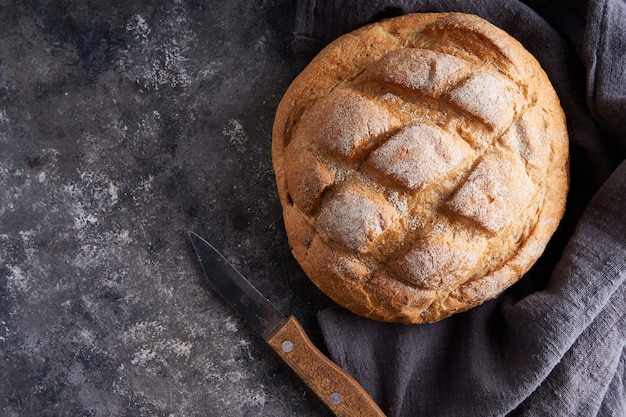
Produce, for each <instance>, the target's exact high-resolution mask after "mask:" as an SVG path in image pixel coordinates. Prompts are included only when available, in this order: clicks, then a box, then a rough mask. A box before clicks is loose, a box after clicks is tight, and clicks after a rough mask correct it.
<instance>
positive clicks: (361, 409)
mask: <svg viewBox="0 0 626 417" xmlns="http://www.w3.org/2000/svg"><path fill="white" fill-rule="evenodd" d="M267 343H268V344H269V345H270V346H271V347H272V349H274V351H275V352H276V353H278V355H279V356H280V357H281V358H282V359H283V360H284V361H285V362H286V363H287V365H289V367H291V369H293V370H294V371H295V372H296V374H298V376H299V377H300V378H301V379H302V380H303V381H304V382H305V383H306V384H307V385H308V386H309V387H310V388H311V389H312V390H313V391H314V392H315V394H317V396H318V397H319V398H320V399H321V400H322V401H323V402H324V403H325V404H326V405H327V406H328V408H330V410H331V411H332V412H333V413H334V414H335V415H336V416H340V417H370V416H373V417H384V416H385V414H384V413H383V412H382V411H381V410H380V408H378V405H376V403H375V402H374V400H372V398H371V397H370V396H369V394H368V393H367V392H366V391H365V390H364V389H363V387H362V386H361V385H360V384H359V383H358V382H357V381H356V380H355V379H354V378H352V377H351V376H350V375H349V374H348V373H347V372H346V371H344V370H343V369H341V367H339V365H337V364H336V363H334V362H333V361H331V360H330V359H328V358H327V357H326V356H324V354H323V353H322V352H320V351H319V349H317V348H316V347H315V345H314V344H313V343H312V342H311V340H310V339H309V338H308V336H307V335H306V333H305V332H304V329H303V328H302V326H301V325H300V323H298V320H297V319H296V318H295V317H294V316H291V317H289V319H287V321H285V323H284V324H283V325H282V326H281V327H279V328H278V329H277V330H276V331H275V332H274V334H272V335H271V336H270V337H269V338H268V339H267Z"/></svg>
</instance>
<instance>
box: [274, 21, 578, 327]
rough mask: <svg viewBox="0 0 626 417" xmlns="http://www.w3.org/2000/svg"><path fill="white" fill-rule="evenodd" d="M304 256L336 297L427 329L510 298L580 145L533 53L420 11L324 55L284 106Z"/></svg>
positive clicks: (285, 145) (283, 180)
mask: <svg viewBox="0 0 626 417" xmlns="http://www.w3.org/2000/svg"><path fill="white" fill-rule="evenodd" d="M272 136H273V137H272V161H273V166H274V170H275V174H276V180H277V186H278V194H279V196H280V201H281V205H282V208H283V213H284V222H285V228H286V231H287V235H288V239H289V244H290V246H291V248H292V252H293V255H294V256H295V258H296V259H297V260H298V262H299V264H300V265H301V266H302V268H303V270H304V272H305V273H306V274H307V275H308V277H309V278H310V279H311V280H312V281H313V282H314V283H315V284H316V285H317V286H318V287H319V288H320V289H321V290H322V291H323V292H324V293H326V294H327V295H328V296H329V297H330V298H332V299H333V300H335V301H336V302H337V303H338V304H340V305H342V306H344V307H346V308H347V309H349V310H351V311H353V312H354V313H356V314H359V315H362V316H365V317H369V318H371V319H375V320H381V321H391V322H401V323H428V322H434V321H437V320H441V319H443V318H446V317H448V316H450V315H452V314H454V313H457V312H461V311H464V310H467V309H469V308H472V307H474V306H476V305H479V304H481V303H483V302H484V301H486V300H489V299H493V298H495V297H497V296H498V295H499V294H500V293H501V292H502V291H503V290H504V289H506V288H507V287H508V286H510V285H511V284H513V283H514V282H515V281H517V280H518V279H519V278H520V277H521V276H522V275H523V274H524V273H526V272H527V271H528V269H529V268H530V267H531V266H532V265H533V264H534V263H535V261H536V260H537V259H538V258H539V257H540V256H541V255H542V253H543V251H544V249H545V247H546V245H547V243H548V241H549V239H550V238H551V236H552V234H553V233H554V231H555V229H556V228H557V226H558V224H559V221H560V219H561V217H562V215H563V212H564V209H565V201H566V194H567V189H568V184H569V157H568V136H567V128H566V124H565V116H564V114H563V110H562V109H561V106H560V103H559V99H558V97H557V95H556V93H555V91H554V89H553V87H552V85H551V83H550V81H549V80H548V77H547V76H546V74H545V72H544V71H543V70H542V68H541V67H540V65H539V63H538V62H537V61H536V60H535V58H534V57H533V56H532V55H531V54H530V53H529V52H528V51H526V49H524V47H523V46H522V45H521V44H520V43H519V42H517V41H516V40H515V39H513V38H512V37H511V36H510V35H508V34H507V33H506V32H504V31H502V30H501V29H499V28H497V27H495V26H493V25H492V24H490V23H488V22H486V21H485V20H483V19H481V18H479V17H477V16H473V15H467V14H460V13H443V14H410V15H404V16H400V17H396V18H392V19H388V20H384V21H381V22H377V23H373V24H371V25H368V26H365V27H362V28H360V29H358V30H356V31H354V32H352V33H349V34H347V35H344V36H342V37H340V38H339V39H337V40H335V41H334V42H332V43H331V44H330V45H328V46H327V47H326V48H325V49H324V50H322V51H321V52H320V53H319V54H318V55H317V56H316V57H315V58H314V59H313V60H312V62H311V63H310V64H309V65H308V66H307V67H306V68H305V69H304V70H303V71H302V72H301V73H300V75H299V76H298V77H297V78H296V79H295V80H294V81H293V83H292V84H291V86H290V87H289V89H288V90H287V92H286V93H285V95H284V97H283V99H282V101H281V102H280V104H279V106H278V109H277V113H276V119H275V122H274V128H273V132H272Z"/></svg>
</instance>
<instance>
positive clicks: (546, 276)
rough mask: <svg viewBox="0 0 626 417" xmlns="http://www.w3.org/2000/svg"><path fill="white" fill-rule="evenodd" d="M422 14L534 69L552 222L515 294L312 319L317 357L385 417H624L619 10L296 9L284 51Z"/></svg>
mask: <svg viewBox="0 0 626 417" xmlns="http://www.w3.org/2000/svg"><path fill="white" fill-rule="evenodd" d="M431 11H461V12H466V13H473V14H477V15H479V16H481V17H483V18H485V19H487V20H488V21H490V22H491V23H493V24H495V25H496V26H499V27H501V28H503V29H505V30H506V31H507V32H509V33H510V34H511V35H513V36H514V37H516V38H517V39H518V40H519V41H520V42H521V43H522V44H524V46H526V48H527V49H528V50H530V51H531V52H532V53H533V54H534V55H535V57H537V59H538V60H539V62H540V63H541V64H542V66H543V67H544V69H545V70H546V72H547V74H548V76H549V77H550V79H551V81H552V83H553V84H554V86H555V89H556V90H557V93H558V94H559V97H560V98H561V102H562V105H563V108H564V110H565V113H566V116H567V119H568V129H569V132H570V146H571V150H570V151H571V158H572V161H571V176H572V177H571V191H570V195H569V199H568V209H567V212H566V216H565V218H564V220H563V222H562V225H561V227H560V229H559V230H558V231H557V234H556V235H555V237H554V238H553V240H552V242H551V244H550V245H549V247H548V248H547V250H546V253H545V254H544V256H543V257H542V258H541V259H540V260H539V262H538V263H537V264H536V265H535V267H533V268H532V269H531V271H529V273H528V274H526V276H525V277H524V278H522V280H520V282H518V283H517V284H515V285H514V286H512V287H511V288H510V289H509V290H507V291H506V292H505V293H504V294H503V295H502V296H500V297H499V298H498V299H496V300H493V301H490V302H487V303H485V304H483V305H482V306H479V307H477V308H475V309H473V310H470V311H469V312H466V313H462V314H458V315H455V316H453V317H451V318H448V319H446V320H443V321H441V322H438V323H435V324H431V325H411V326H405V325H399V324H389V323H378V322H374V321H371V320H367V319H363V318H361V317H357V316H355V315H353V314H352V313H350V312H348V311H346V310H344V309H342V308H339V307H337V308H331V309H327V310H324V311H321V312H320V313H319V314H318V320H319V323H320V327H321V328H322V332H323V335H324V340H325V342H326V345H327V348H328V350H329V352H330V355H331V357H332V358H333V359H334V360H335V361H337V362H338V363H339V364H340V365H341V366H342V367H344V368H345V369H346V370H347V371H348V372H350V373H351V374H352V375H353V376H354V377H355V378H356V379H357V380H359V381H360V382H361V383H362V384H363V386H364V387H365V389H367V390H368V391H369V392H370V393H371V394H372V396H373V398H374V399H375V400H376V401H377V402H378V403H379V404H380V405H381V407H382V408H383V410H384V411H385V412H386V413H387V414H388V415H389V416H420V415H433V416H465V415H467V416H501V415H513V416H597V415H600V416H626V364H625V361H626V351H625V349H624V347H625V345H626V313H624V310H625V307H626V285H625V284H624V281H625V279H626V162H622V161H623V160H624V155H625V153H626V29H625V24H626V3H624V2H623V1H619V0H599V1H593V2H589V3H587V2H583V1H572V2H565V1H553V2H542V1H533V0H529V1H527V2H526V3H522V2H520V1H517V0H481V1H479V0H475V1H451V0H440V1H416V0H414V1H406V0H405V1H393V0H386V1H385V0H378V1H368V2H359V1H355V0H343V1H341V0H328V1H325V2H317V1H312V0H302V1H299V2H298V11H297V15H296V27H295V37H294V41H293V42H294V43H293V46H294V49H295V50H296V52H300V53H312V52H316V51H318V50H319V49H320V48H321V47H323V46H324V45H325V44H327V43H328V42H330V41H331V40H333V39H334V38H336V37H337V36H339V35H341V34H343V33H345V32H348V31H351V30H353V29H355V28H357V27H358V26H361V25H363V24H365V23H368V22H371V21H374V20H377V19H380V18H383V17H390V16H394V15H399V14H402V13H408V12H431ZM594 194H595V196H593V198H592V195H594Z"/></svg>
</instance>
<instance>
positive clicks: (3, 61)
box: [0, 0, 329, 417]
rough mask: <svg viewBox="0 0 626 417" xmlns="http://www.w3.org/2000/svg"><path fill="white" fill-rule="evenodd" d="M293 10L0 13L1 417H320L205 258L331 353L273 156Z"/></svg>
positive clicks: (30, 7)
mask: <svg viewBox="0 0 626 417" xmlns="http://www.w3.org/2000/svg"><path fill="white" fill-rule="evenodd" d="M294 13H295V10H294V5H293V4H292V2H290V1H284V0H275V1H262V2H256V1H254V2H247V1H243V0H235V1H221V0H219V1H209V0H206V1H198V0H188V1H186V0H174V1H158V2H157V1H154V2H126V1H123V2H122V1H119V2H101V1H81V2H59V1H46V0H41V1H36V0H25V1H24V0H20V1H9V0H0V415H2V416H72V417H73V416H98V417H99V416H226V417H228V416H276V417H280V416H296V415H297V416H327V415H328V412H327V411H326V410H325V409H324V407H323V406H322V405H320V403H319V402H318V400H317V399H316V398H315V397H314V396H313V395H312V394H311V393H310V392H309V391H308V390H307V389H306V388H305V386H304V385H303V384H302V383H301V382H300V381H299V380H298V379H297V378H296V377H295V376H294V375H293V373H292V372H291V371H290V370H289V369H288V368H287V367H286V366H285V365H284V364H283V363H282V362H281V361H280V359H278V357H277V356H275V355H274V353H273V352H272V351H271V350H270V349H269V348H268V347H267V346H266V345H265V344H264V342H263V341H262V340H261V339H260V338H259V337H258V336H256V335H255V334H254V333H253V332H252V331H251V329H250V328H249V327H247V326H246V324H245V323H244V322H243V321H241V320H240V319H239V318H237V317H236V315H235V314H234V313H233V311H232V310H230V309H229V308H228V307H227V306H225V305H224V304H223V303H222V302H221V300H220V299H218V298H217V297H216V296H215V295H214V294H213V293H212V292H211V291H210V289H209V287H208V286H207V284H206V283H205V281H204V278H203V276H202V275H201V270H200V268H199V265H198V264H197V259H196V258H195V255H194V254H193V251H192V248H191V245H190V242H189V240H188V238H187V234H186V233H187V230H189V229H191V230H194V231H196V232H197V233H199V234H200V235H202V236H204V237H205V238H206V239H208V240H209V241H211V242H212V243H213V244H214V245H215V246H216V247H217V248H219V249H220V250H222V252H223V253H224V254H225V256H226V257H227V258H228V259H229V260H230V261H231V262H232V263H234V264H235V265H236V266H237V267H239V268H240V270H241V271H242V272H243V273H244V274H245V275H246V276H248V277H249V278H250V280H251V281H252V282H253V283H254V284H255V285H257V286H258V287H259V289H261V290H262V291H263V292H264V293H265V294H266V295H267V296H268V298H270V299H271V300H272V301H273V302H275V303H276V304H277V305H278V306H279V307H280V308H281V309H282V310H283V311H284V312H285V313H295V315H296V316H297V317H298V318H299V319H300V320H301V321H302V322H303V324H304V326H305V328H306V329H307V330H308V331H309V332H310V334H311V336H312V338H313V340H314V341H315V342H316V344H317V345H318V346H320V347H322V346H323V345H322V341H321V338H320V335H319V329H318V328H317V325H316V321H315V312H316V311H317V310H319V309H320V308H322V307H323V306H325V305H328V304H329V301H328V300H327V299H326V298H325V297H324V296H322V295H321V294H320V293H319V291H317V289H316V288H314V287H313V286H312V284H311V283H310V282H309V281H308V280H307V279H306V277H305V276H304V275H303V273H302V272H301V270H300V269H299V267H298V265H297V264H296V263H295V261H294V260H293V259H292V257H291V255H290V253H289V248H288V245H287V240H286V237H285V233H284V229H283V224H282V217H281V209H280V205H279V202H278V198H277V194H276V191H275V183H274V175H273V171H272V166H271V159H270V143H271V126H272V122H273V117H274V111H275V108H276V105H277V104H278V101H279V100H280V97H281V96H282V94H283V93H284V91H285V89H286V88H287V86H288V85H289V83H290V82H291V80H292V79H293V78H294V76H295V75H296V74H297V73H298V72H299V71H300V70H301V69H302V68H303V66H304V65H305V64H306V59H303V58H295V57H293V56H290V55H289V54H288V53H286V50H287V44H288V40H289V35H290V31H291V27H292V22H293V17H294Z"/></svg>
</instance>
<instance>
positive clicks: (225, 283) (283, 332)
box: [189, 231, 385, 417]
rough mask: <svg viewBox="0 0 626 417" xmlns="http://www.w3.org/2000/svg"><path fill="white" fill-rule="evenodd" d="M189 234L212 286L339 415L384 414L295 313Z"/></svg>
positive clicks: (366, 415) (382, 415)
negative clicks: (285, 310) (322, 349)
mask: <svg viewBox="0 0 626 417" xmlns="http://www.w3.org/2000/svg"><path fill="white" fill-rule="evenodd" d="M189 237H190V238H191V242H192V244H193V247H194V249H195V251H196V254H197V255H198V259H199V260H200V264H201V265H202V269H203V270H204V274H205V275H206V277H207V279H208V281H209V284H211V287H213V290H215V292H217V293H218V294H219V295H220V296H221V297H222V298H224V300H226V302H227V303H228V304H230V305H231V306H232V307H233V308H234V309H235V310H236V311H237V312H238V313H239V315H241V317H242V318H243V319H244V320H246V322H247V323H248V324H249V325H250V327H251V328H252V329H253V330H254V331H255V332H257V333H258V334H259V335H260V336H261V337H262V338H263V339H264V340H265V341H266V342H267V344H268V345H270V346H271V348H272V349H273V350H274V351H275V352H276V353H277V354H278V356H280V357H281V358H282V359H283V361H285V363H286V364H287V365H289V367H290V368H291V369H293V370H294V371H295V373H296V374H297V375H298V376H299V377H300V379H302V381H304V383H306V385H307V386H308V387H309V388H310V389H311V390H312V391H313V392H314V393H315V394H316V395H317V396H318V397H319V398H320V399H321V400H322V402H324V404H326V406H327V407H328V408H329V409H330V410H331V411H332V412H333V413H334V414H335V415H336V416H339V417H370V416H372V417H385V414H384V413H383V412H382V411H381V410H380V408H379V407H378V405H376V403H375V402H374V400H372V398H371V397H370V396H369V395H368V393H367V392H366V391H365V390H364V389H363V387H362V386H361V385H360V384H359V383H358V382H357V381H356V380H355V379H354V378H352V376H350V375H349V374H348V373H347V372H346V371H344V370H343V369H342V368H341V367H339V365H337V364H336V363H334V362H333V361H331V360H330V359H329V358H327V357H326V356H325V355H324V354H323V353H322V352H320V350H319V349H317V347H315V345H314V344H313V342H311V340H310V339H309V337H308V336H307V335H306V333H305V331H304V329H303V328H302V325H301V324H300V323H299V322H298V320H297V319H296V318H295V317H294V316H289V317H287V316H285V315H283V314H282V313H281V312H280V311H278V309H277V308H276V307H275V306H274V305H273V304H272V303H271V302H270V301H269V300H268V299H267V298H265V297H264V296H263V295H262V294H261V293H260V292H259V291H258V290H257V289H256V288H255V287H254V286H252V284H250V282H249V281H248V280H247V279H246V278H245V277H244V276H243V275H241V273H239V271H237V270H236V269H235V268H234V267H233V266H232V265H231V264H230V263H229V262H228V261H227V260H226V258H224V257H223V256H222V255H221V254H220V253H219V252H218V251H217V250H216V249H215V248H214V247H213V246H211V244H210V243H209V242H207V241H206V240H204V239H202V238H201V237H200V236H198V235H197V234H195V233H194V232H191V231H190V232H189Z"/></svg>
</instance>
